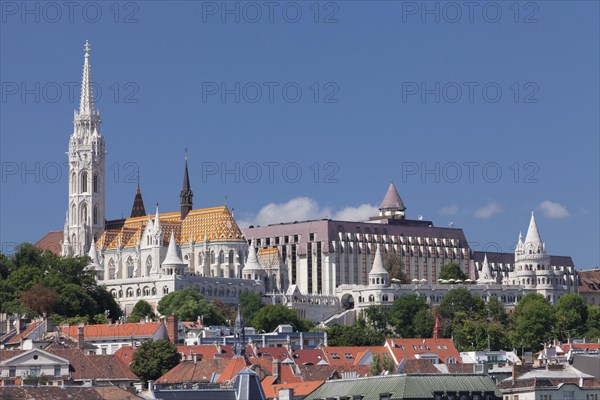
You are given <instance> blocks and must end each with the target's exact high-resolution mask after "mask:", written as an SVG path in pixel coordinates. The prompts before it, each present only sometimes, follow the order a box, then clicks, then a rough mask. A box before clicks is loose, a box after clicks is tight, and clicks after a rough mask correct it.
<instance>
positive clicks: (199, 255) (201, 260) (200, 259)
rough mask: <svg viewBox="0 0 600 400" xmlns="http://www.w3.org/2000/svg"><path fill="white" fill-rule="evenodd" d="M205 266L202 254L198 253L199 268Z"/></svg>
mask: <svg viewBox="0 0 600 400" xmlns="http://www.w3.org/2000/svg"><path fill="white" fill-rule="evenodd" d="M203 265H204V257H203V256H202V253H198V266H199V267H201V266H203Z"/></svg>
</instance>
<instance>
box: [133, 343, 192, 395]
mask: <svg viewBox="0 0 600 400" xmlns="http://www.w3.org/2000/svg"><path fill="white" fill-rule="evenodd" d="M180 359H181V355H180V354H179V353H178V352H177V348H176V347H175V346H174V345H173V344H172V343H171V342H169V341H168V340H164V339H161V340H157V341H155V342H153V341H146V342H144V343H142V345H141V346H140V347H139V348H138V349H137V350H136V351H135V353H133V359H132V361H131V364H130V365H129V367H130V368H131V371H132V372H133V373H134V374H136V375H137V376H138V378H140V379H141V380H142V382H143V383H144V385H146V383H147V382H148V381H149V380H156V379H158V378H160V377H161V376H162V375H164V374H166V373H167V371H169V370H171V369H172V368H174V367H176V366H177V364H179V360H180Z"/></svg>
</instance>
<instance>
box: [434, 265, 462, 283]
mask: <svg viewBox="0 0 600 400" xmlns="http://www.w3.org/2000/svg"><path fill="white" fill-rule="evenodd" d="M439 278H440V279H446V280H448V279H454V280H457V279H460V280H461V281H464V280H465V279H467V278H468V276H467V275H466V274H465V273H464V272H463V271H462V270H461V269H460V265H458V264H456V263H450V264H446V265H442V269H441V270H440V275H439Z"/></svg>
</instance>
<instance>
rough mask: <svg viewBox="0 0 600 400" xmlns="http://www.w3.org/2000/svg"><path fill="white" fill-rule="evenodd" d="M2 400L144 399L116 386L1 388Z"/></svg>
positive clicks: (0, 395)
mask: <svg viewBox="0 0 600 400" xmlns="http://www.w3.org/2000/svg"><path fill="white" fill-rule="evenodd" d="M0 398H1V399H51V400H133V399H136V400H137V399H142V397H139V396H136V395H134V394H131V393H130V392H128V391H126V390H124V389H121V388H119V387H115V386H96V387H80V386H67V387H59V386H37V387H28V386H0Z"/></svg>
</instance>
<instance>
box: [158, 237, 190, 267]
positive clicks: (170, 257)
mask: <svg viewBox="0 0 600 400" xmlns="http://www.w3.org/2000/svg"><path fill="white" fill-rule="evenodd" d="M184 268H185V263H184V262H183V260H182V259H181V255H180V249H179V246H177V241H176V240H175V232H173V231H171V238H170V239H169V248H168V249H167V256H166V257H165V259H164V261H163V262H162V269H163V271H166V274H167V275H183V270H184Z"/></svg>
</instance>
